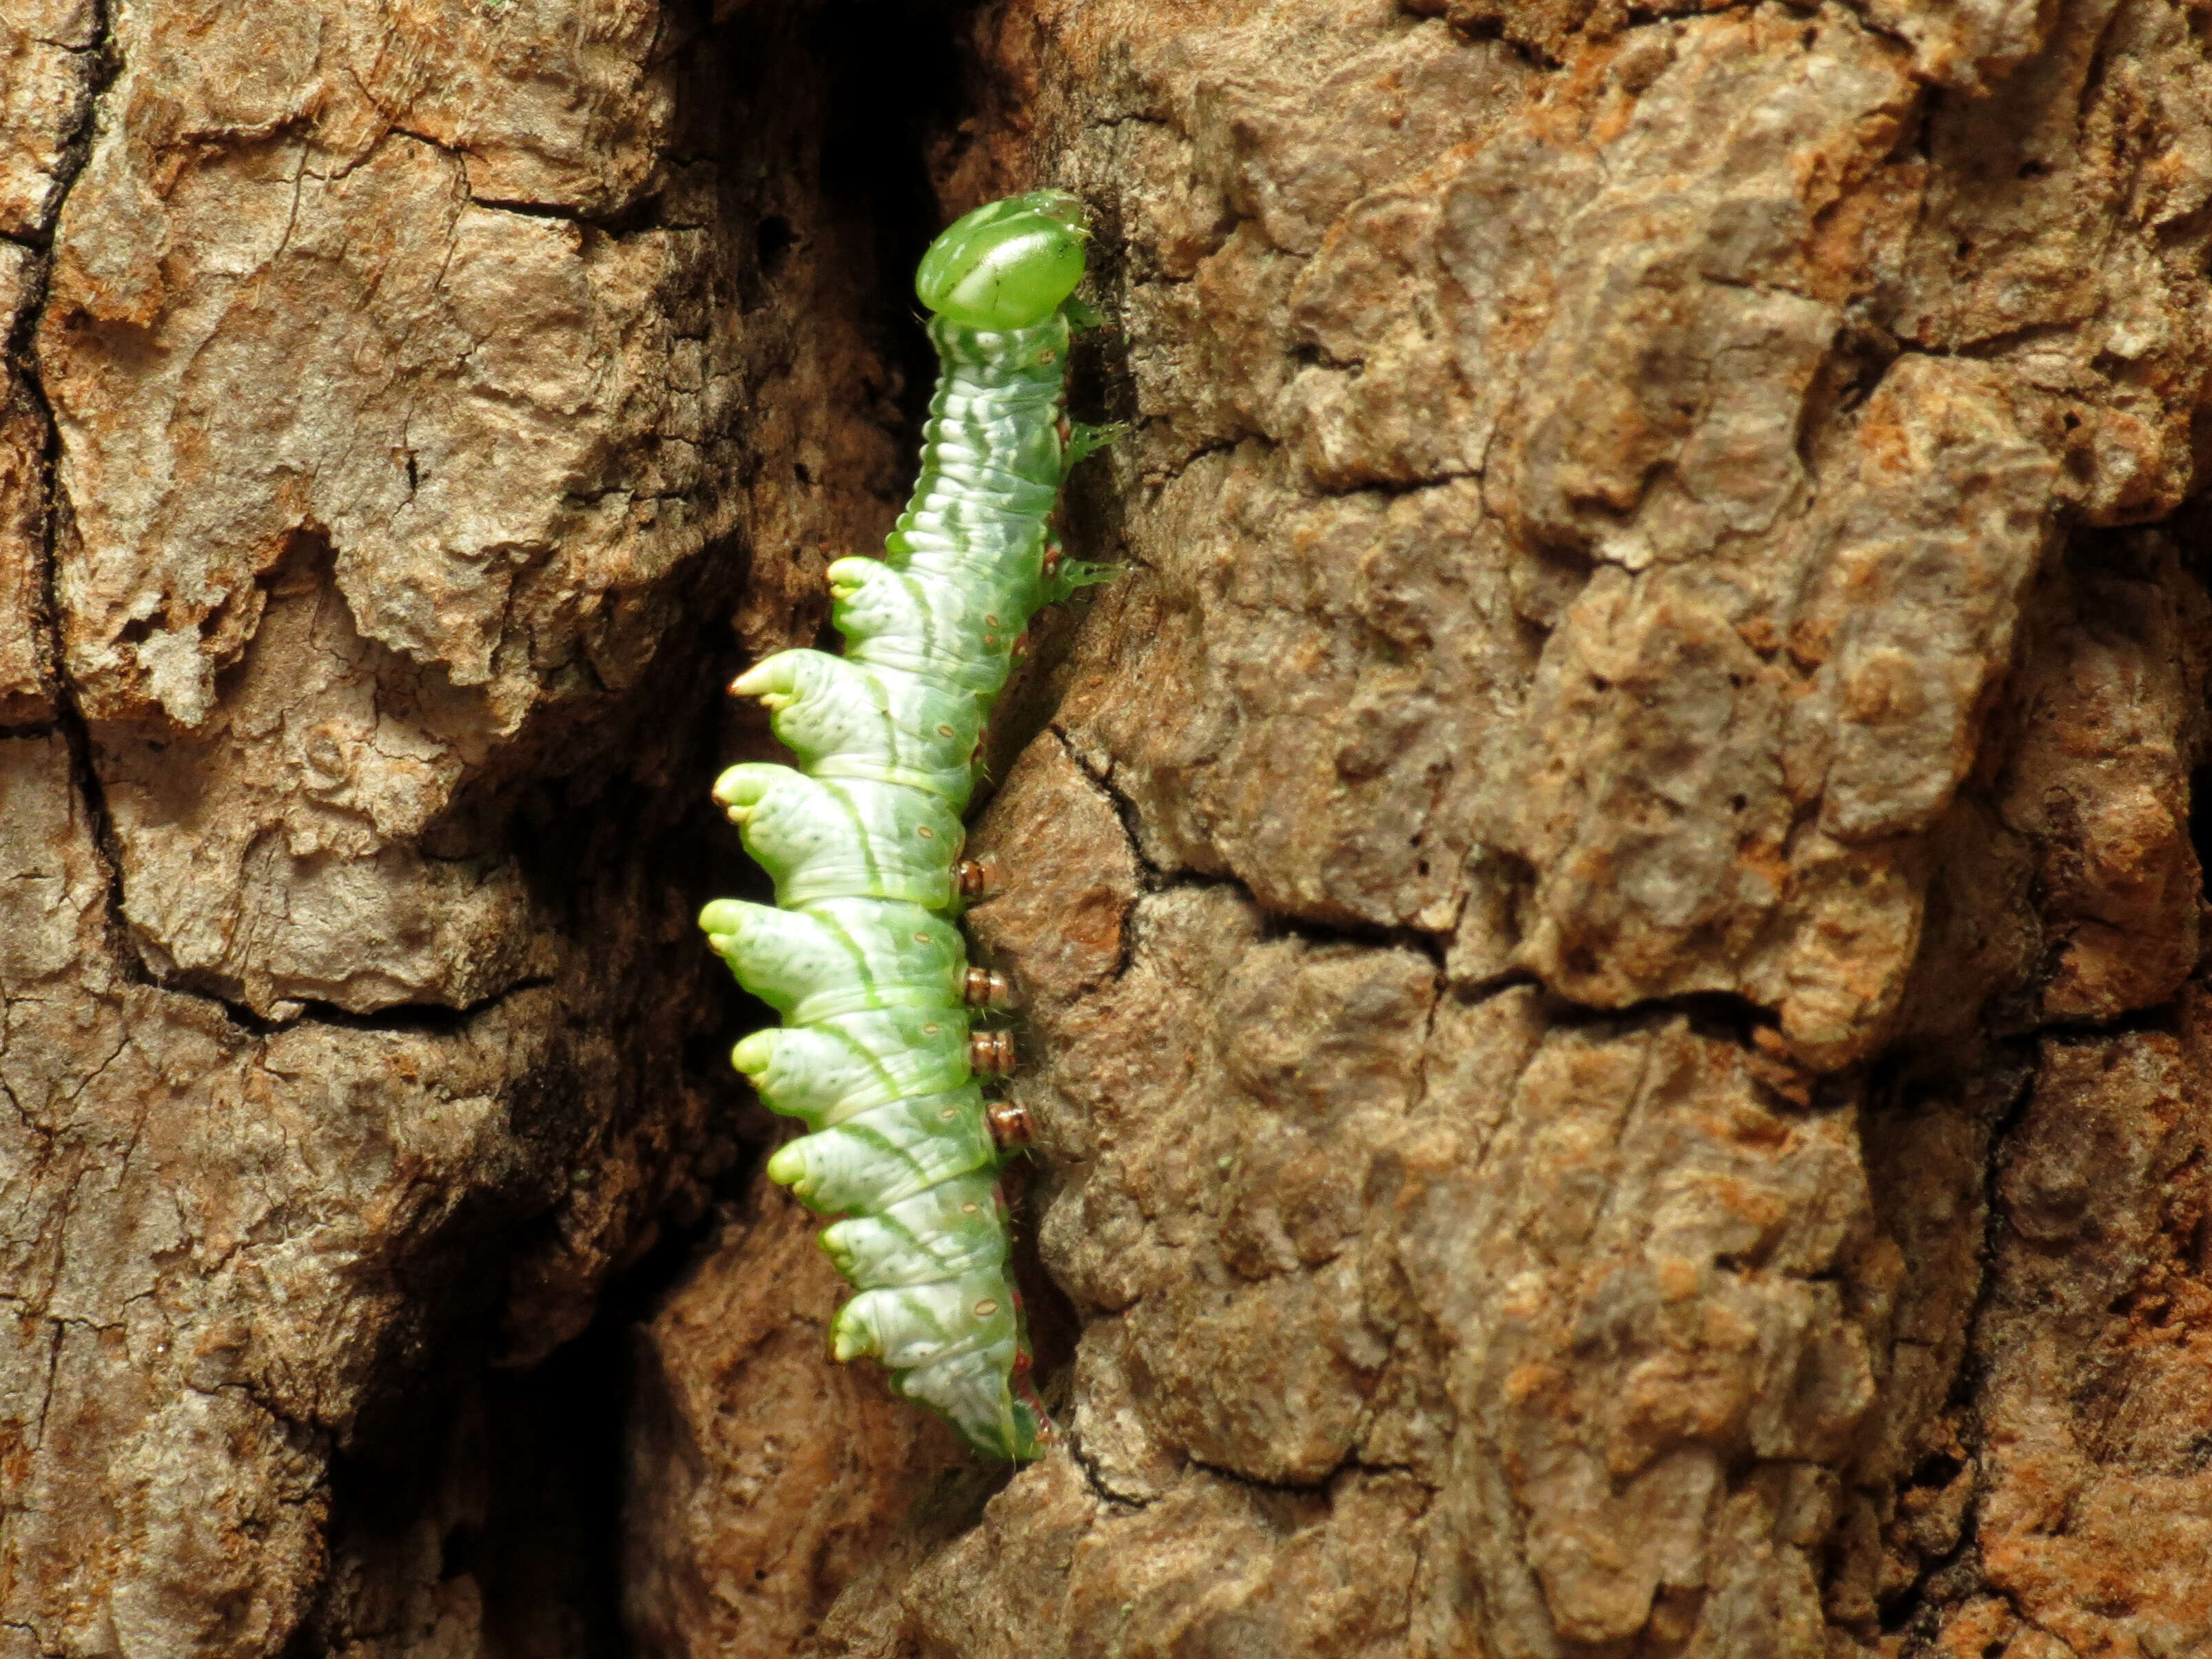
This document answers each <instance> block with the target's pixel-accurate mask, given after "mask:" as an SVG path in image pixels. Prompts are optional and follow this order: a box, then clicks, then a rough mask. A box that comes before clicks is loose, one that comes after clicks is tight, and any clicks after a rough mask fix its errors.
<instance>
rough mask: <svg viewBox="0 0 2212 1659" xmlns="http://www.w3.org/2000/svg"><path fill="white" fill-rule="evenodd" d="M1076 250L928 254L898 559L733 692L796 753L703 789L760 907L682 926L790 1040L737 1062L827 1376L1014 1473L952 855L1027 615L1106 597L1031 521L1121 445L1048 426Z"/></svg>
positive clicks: (1006, 1116)
mask: <svg viewBox="0 0 2212 1659" xmlns="http://www.w3.org/2000/svg"><path fill="white" fill-rule="evenodd" d="M1087 234H1088V233H1087V232H1086V231H1085V228H1084V223H1083V210H1082V205H1081V204H1079V202H1078V201H1077V200H1076V199H1075V198H1074V197H1072V196H1069V195H1066V193H1064V192H1062V191H1032V192H1031V193H1030V194H1029V195H1026V196H1017V197H1009V198H1008V199H1006V200H1005V201H1002V202H994V203H992V204H990V205H989V206H987V207H983V208H979V209H977V210H975V212H973V213H971V214H969V215H968V216H966V217H965V218H963V219H962V220H960V221H959V222H957V223H956V224H955V225H953V226H952V228H951V229H949V230H947V231H946V232H945V234H943V235H942V236H940V237H939V238H938V239H937V240H936V241H935V242H934V243H933V244H932V245H931V246H930V249H929V252H927V254H926V255H925V256H924V257H923V258H922V262H921V270H919V271H918V272H917V273H916V275H915V293H916V294H917V295H920V297H921V301H922V303H923V304H924V305H926V306H927V307H929V309H930V311H931V312H932V313H933V315H932V318H931V320H930V325H929V334H930V339H931V341H932V343H933V344H934V345H935V346H936V348H937V354H938V359H939V364H940V365H941V369H942V372H941V374H940V375H939V380H938V384H937V392H936V395H935V397H934V398H933V399H932V400H931V403H930V406H929V421H928V424H927V427H926V428H925V429H924V434H923V448H922V465H921V478H920V480H919V481H918V482H917V483H915V491H914V495H913V498H912V500H911V501H909V502H908V505H907V509H906V512H905V513H903V514H902V515H901V517H900V519H899V521H898V525H897V527H896V529H894V530H893V531H892V532H891V534H890V538H888V539H887V541H886V543H885V551H886V557H885V558H884V560H883V561H882V562H876V561H872V560H866V559H840V560H838V561H837V562H836V563H835V564H833V565H831V566H830V567H829V584H830V594H831V598H832V599H833V601H834V602H835V609H834V610H833V612H832V617H833V620H834V621H835V622H836V625H837V628H838V629H839V631H840V632H842V634H843V635H845V640H846V648H845V654H844V655H843V656H842V657H829V656H825V655H824V654H823V653H820V652H817V651H786V652H781V653H778V654H776V655H775V656H773V657H770V658H769V659H767V660H765V661H763V662H760V663H757V664H755V665H753V666H752V667H751V668H750V669H749V670H747V671H745V673H744V674H743V675H741V676H740V677H739V678H738V680H737V682H736V683H735V684H734V685H732V688H731V689H732V690H733V691H734V692H737V693H738V694H739V695H742V696H758V697H760V698H761V699H762V700H763V702H766V703H767V704H768V706H769V711H770V714H771V716H772V719H773V720H774V724H775V732H776V735H777V736H778V737H779V738H781V739H782V740H783V742H784V743H785V744H787V745H788V746H789V747H790V748H791V749H792V750H793V752H794V753H795V754H796V755H797V756H798V757H799V769H798V770H797V771H796V772H794V771H793V770H791V769H787V768H784V767H778V766H768V765H762V764H758V763H752V764H747V765H744V766H738V767H733V768H732V769H730V770H729V771H728V772H726V774H724V775H723V776H722V777H721V779H720V781H718V782H717V783H716V784H715V786H714V798H715V799H716V800H717V801H719V802H720V804H721V805H723V807H724V808H725V809H726V811H728V813H729V815H730V818H731V821H732V823H736V824H737V826H738V829H739V830H740V831H741V832H742V833H743V835H744V842H745V848H746V850H747V851H748V852H750V854H752V856H753V857H754V859H755V860H757V861H758V862H759V863H760V864H761V865H762V866H763V867H764V868H765V869H766V870H767V871H768V872H769V875H770V876H771V877H773V878H774V879H775V890H776V905H777V907H778V908H775V909H770V908H767V907H765V906H762V905H749V904H744V903H740V902H738V901H735V900H730V899H719V900H717V901H715V902H714V903H713V904H710V905H708V907H707V908H706V910H705V911H704V912H702V915H701V916H700V925H701V926H702V927H704V928H705V929H706V930H707V933H708V939H709V942H710V943H712V944H713V945H714V948H715V949H716V950H717V951H720V953H721V954H722V956H723V957H724V958H725V959H726V961H727V962H728V963H729V964H730V966H731V968H732V970H733V971H734V972H735V973H736V974H737V976H738V979H739V980H740V981H743V983H744V985H745V986H746V987H747V988H749V989H750V990H751V991H753V992H754V993H755V994H757V995H758V996H760V997H761V998H762V999H763V1000H765V1001H767V1002H768V1003H769V1005H770V1006H773V1007H775V1009H776V1010H777V1011H778V1012H780V1013H781V1014H782V1015H783V1017H784V1024H782V1026H781V1027H780V1028H778V1029H776V1030H769V1031H757V1032H755V1033H754V1034H753V1035H752V1036H749V1037H747V1038H746V1039H745V1040H744V1042H740V1043H739V1044H738V1047H737V1049H736V1051H735V1053H734V1054H732V1060H733V1062H734V1063H735V1064H736V1066H737V1067H738V1070H739V1071H741V1072H743V1073H744V1074H745V1075H746V1076H747V1077H748V1078H750V1079H751V1080H752V1082H753V1085H754V1086H755V1087H756V1088H757V1090H758V1091H760V1094H761V1097H762V1098H763V1100H765V1101H766V1102H767V1103H768V1104H769V1106H771V1107H773V1108H774V1109H775V1110H777V1111H779V1112H783V1113H787V1114H788V1115H792V1116H795V1117H798V1118H800V1119H803V1120H804V1121H805V1124H806V1127H807V1128H808V1130H809V1131H810V1132H811V1133H808V1134H806V1135H805V1136H803V1137H801V1138H800V1139H797V1140H794V1141H792V1142H790V1143H789V1144H788V1145H787V1146H783V1147H781V1149H779V1150H778V1151H777V1152H776V1153H775V1157H773V1158H770V1159H769V1165H768V1172H769V1175H770V1176H773V1177H774V1178H775V1179H776V1180H778V1181H781V1182H785V1183H786V1184H787V1185H788V1186H789V1187H790V1188H792V1190H793V1193H794V1194H797V1195H798V1197H799V1199H800V1200H802V1201H803V1202H805V1203H806V1204H809V1205H811V1206H813V1207H814V1208H816V1209H817V1210H821V1211H824V1212H840V1213H842V1215H844V1217H845V1219H843V1220H841V1221H839V1222H837V1223H836V1225H834V1226H831V1227H829V1228H828V1229H827V1230H825V1231H824V1232H823V1236H822V1243H823V1248H824V1249H826V1250H828V1251H829V1255H830V1256H831V1258H832V1260H834V1261H836V1263H837V1266H838V1268H839V1270H840V1271H842V1273H844V1274H845V1276H846V1277H847V1278H848V1279H851V1280H852V1282H853V1284H854V1285H855V1286H856V1287H857V1289H858V1291H859V1292H860V1293H859V1294H858V1295H856V1296H854V1297H853V1298H852V1299H851V1300H850V1301H849V1302H848V1303H847V1304H845V1306H844V1308H843V1309H842V1310H841V1311H840V1312H839V1314H838V1316H837V1320H836V1326H835V1328H834V1329H833V1332H832V1347H833V1352H835V1353H836V1357H837V1358H840V1359H847V1358H854V1357H857V1356H859V1355H863V1354H871V1355H873V1356H875V1357H876V1358H879V1359H880V1360H882V1361H883V1363H884V1364H886V1365H888V1366H890V1368H891V1371H892V1386H893V1387H894V1388H895V1389H897V1391H898V1392H899V1393H901V1394H902V1395H906V1396H907V1397H908V1398H909V1399H913V1400H918V1401H921V1403H922V1404H924V1405H926V1406H928V1407H931V1408H932V1409H933V1410H936V1411H938V1412H941V1413H944V1415H945V1417H946V1418H947V1419H949V1420H950V1421H951V1424H952V1425H953V1426H954V1427H955V1428H957V1430H958V1431H960V1433H961V1434H962V1435H963V1436H964V1437H966V1439H967V1440H968V1442H969V1444H971V1445H973V1446H975V1447H976V1448H977V1449H979V1450H981V1451H984V1452H987V1453H990V1454H993V1455H996V1456H1000V1457H1011V1458H1030V1457H1035V1456H1036V1455H1038V1454H1039V1451H1040V1450H1041V1449H1042V1446H1043V1445H1044V1444H1045V1443H1047V1442H1048V1441H1049V1440H1050V1439H1051V1438H1052V1437H1053V1427H1052V1424H1051V1422H1050V1420H1049V1419H1047V1417H1046V1416H1045V1414H1044V1409H1043V1407H1042V1405H1041V1404H1040V1403H1039V1402H1038V1401H1037V1400H1036V1395H1034V1393H1033V1392H1032V1391H1031V1390H1030V1388H1029V1386H1028V1383H1027V1381H1026V1378H1027V1376H1028V1374H1029V1370H1030V1355H1029V1348H1028V1344H1027V1340H1026V1337H1025V1335H1024V1328H1023V1323H1022V1316H1021V1301H1020V1298H1019V1297H1018V1296H1016V1294H1015V1293H1014V1287H1013V1284H1012V1279H1010V1277H1009V1276H1008V1273H1007V1268H1006V1256H1007V1250H1008V1239H1007V1234H1006V1209H1005V1203H1004V1200H1002V1199H1001V1198H1000V1195H999V1194H998V1191H997V1176H998V1172H999V1170H1000V1165H1001V1164H1002V1163H1003V1162H1004V1160H1005V1159H1006V1158H1007V1157H1009V1156H1011V1155H1012V1153H1014V1152H1017V1151H1018V1150H1019V1149H1020V1148H1021V1147H1023V1146H1027V1145H1029V1144H1030V1139H1031V1126H1030V1119H1029V1115H1028V1113H1027V1112H1026V1111H1024V1109H1022V1108H1020V1107H1018V1106H1016V1105H1014V1104H1012V1103H1009V1102H1006V1101H987V1100H985V1098H984V1097H983V1092H982V1089H981V1084H980V1082H979V1079H984V1078H994V1077H1003V1076H1005V1075H1006V1073H1010V1072H1011V1071H1012V1070H1013V1068H1014V1045H1013V1037H1012V1034H1011V1033H1009V1032H1006V1031H1003V1030H978V1029H975V1028H974V1027H973V1025H972V1024H971V1020H972V1018H974V1016H975V1014H980V1013H981V1012H984V1011H987V1010H990V1009H996V1008H1003V1007H1006V1006H1010V1004H1011V1003H1012V1000H1013V997H1012V986H1011V985H1009V984H1008V982H1007V981H1006V977H1005V976H1004V975H1000V974H998V973H994V972H992V971H991V970H989V969H982V968H971V967H969V965H968V962H967V954H966V950H965V946H964V945H963V941H962V940H961V938H960V935H959V933H958V931H957V929H955V928H953V927H951V926H950V925H949V924H948V921H946V920H945V919H946V918H950V917H951V916H952V915H955V914H957V911H958V909H959V908H960V907H961V906H962V905H963V904H965V903H974V902H976V901H977V900H979V899H981V898H982V897H984V896H987V893H988V891H989V890H990V887H991V872H990V870H989V869H988V868H987V865H986V864H984V863H979V862H977V861H975V860H967V859H963V858H961V857H960V842H961V829H960V814H961V812H962V811H963V809H964V808H965V807H966V805H967V804H968V799H969V795H970V794H971V793H973V791H974V788H975V783H976V781H977V780H978V779H979V778H980V776H981V752H982V744H981V734H982V731H983V726H984V722H985V720H987V717H988V715H989V713H990V708H991V704H992V702H993V701H994V699H995V698H996V696H998V693H999V691H1000V688H1001V687H1002V686H1004V685H1005V684H1006V677H1007V676H1008V675H1009V674H1010V673H1011V672H1012V670H1013V665H1014V662H1015V661H1016V659H1018V657H1019V656H1020V654H1021V653H1022V652H1023V651H1024V649H1025V648H1026V644H1027V641H1028V633H1027V623H1028V621H1029V618H1030V615H1031V613H1032V612H1034V611H1036V609H1037V608H1038V607H1039V606H1040V605H1044V604H1047V603H1049V602H1050V601H1051V600H1053V599H1058V598H1064V597H1066V594H1067V593H1068V592H1072V591H1073V589H1074V588H1076V587H1079V586H1082V585H1083V584H1084V583H1085V582H1090V581H1096V580H1100V579H1101V576H1102V574H1103V573H1102V572H1100V571H1099V570H1097V568H1095V567H1092V566H1089V565H1084V564H1081V563H1079V562H1077V561H1074V560H1070V559H1066V558H1064V557H1063V556H1061V554H1060V548H1059V544H1058V542H1057V540H1056V538H1054V537H1053V536H1052V534H1051V532H1050V531H1049V530H1048V527H1047V524H1046V520H1047V519H1048V517H1049V515H1050V514H1051V513H1052V511H1053V509H1054V505H1055V503H1056V502H1057V501H1058V499H1059V495H1060V484H1061V483H1062V482H1063V481H1064V480H1065V478H1066V475H1067V469H1068V468H1069V467H1070V466H1072V465H1073V464H1074V463H1075V462H1076V461H1077V460H1079V459H1081V458H1082V456H1083V455H1084V454H1085V453H1089V452H1090V451H1091V449H1094V448H1096V447H1097V446H1098V445H1099V444H1100V443H1101V442H1103V441H1107V440H1108V439H1109V437H1110V436H1111V434H1110V432H1108V431H1105V430H1103V429H1095V428H1087V427H1080V426H1078V427H1073V428H1070V427H1069V426H1068V425H1067V424H1066V422H1065V420H1064V419H1063V417H1062V415H1061V403H1062V398H1063V395H1064V392H1065V376H1066V362H1067V346H1068V339H1069V336H1070V334H1071V332H1072V331H1073V329H1074V328H1076V327H1079V326H1083V325H1086V324H1088V323H1091V322H1095V321H1096V320H1097V318H1096V315H1095V313H1091V311H1090V309H1089V307H1085V306H1083V305H1081V304H1080V302H1079V301H1076V300H1074V299H1073V294H1074V290H1075V286H1076V284H1077V283H1079V282H1080V281H1081V280H1082V276H1083V260H1084V243H1085V240H1086V237H1087ZM971 1010H972V1011H974V1013H971Z"/></svg>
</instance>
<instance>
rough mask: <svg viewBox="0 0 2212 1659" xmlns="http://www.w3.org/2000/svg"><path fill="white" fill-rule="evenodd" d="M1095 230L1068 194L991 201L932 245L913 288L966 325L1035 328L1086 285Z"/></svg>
mask: <svg viewBox="0 0 2212 1659" xmlns="http://www.w3.org/2000/svg"><path fill="white" fill-rule="evenodd" d="M1090 234H1091V233H1090V232H1089V231H1088V230H1087V229H1085V227H1084V222H1083V204H1082V203H1081V202H1079V201H1078V200H1077V199H1076V198H1075V197H1073V196H1071V195H1069V194H1068V193H1067V192H1066V191H1064V190H1033V191H1030V192H1029V194H1028V195H1026V196H1009V197H1006V198H1005V199H1004V200H1002V201H997V202H989V203H986V204H984V205H983V206H981V207H979V208H977V209H976V210H975V211H974V212H973V213H970V214H968V215H966V216H963V217H962V218H959V219H957V220H955V221H954V222H952V224H951V227H950V228H948V229H947V230H946V231H945V234H943V235H941V236H939V238H938V239H937V240H935V241H933V242H932V243H931V244H930V245H929V252H927V253H925V254H923V255H922V256H921V269H920V270H917V271H915V274H914V291H915V294H916V295H919V296H920V298H921V302H922V304H924V305H926V306H927V307H929V308H930V309H931V310H932V311H933V312H935V313H937V314H938V315H939V316H940V317H944V318H946V319H950V320H951V321H952V322H956V323H958V324H961V325H963V326H965V327H968V328H981V329H992V330H1005V329H1016V328H1029V327H1032V326H1034V325H1036V324H1038V323H1041V322H1042V321H1044V319H1046V318H1048V317H1049V316H1051V315H1052V314H1053V313H1054V312H1055V311H1057V310H1059V309H1060V306H1061V304H1062V303H1063V302H1064V301H1066V299H1067V296H1068V295H1071V294H1073V293H1074V292H1075V285H1076V284H1077V283H1079V282H1081V281H1082V280H1083V245H1084V243H1085V241H1087V240H1089V239H1090Z"/></svg>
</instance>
